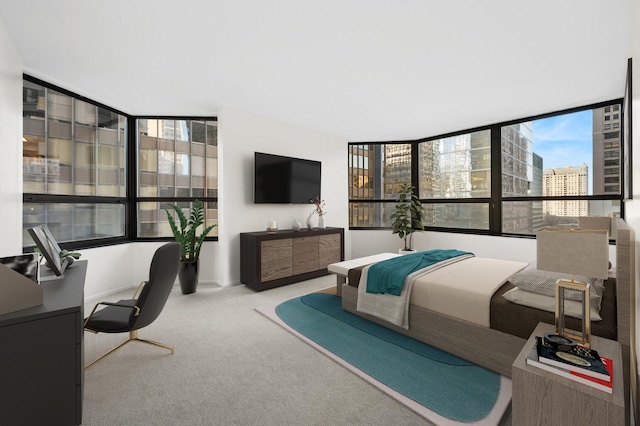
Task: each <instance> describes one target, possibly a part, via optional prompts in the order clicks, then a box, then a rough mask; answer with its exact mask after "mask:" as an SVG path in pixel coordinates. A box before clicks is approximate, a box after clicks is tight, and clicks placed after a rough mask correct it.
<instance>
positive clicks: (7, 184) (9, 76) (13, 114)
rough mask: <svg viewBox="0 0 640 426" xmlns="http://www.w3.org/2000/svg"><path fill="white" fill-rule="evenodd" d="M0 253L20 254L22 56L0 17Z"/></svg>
mask: <svg viewBox="0 0 640 426" xmlns="http://www.w3.org/2000/svg"><path fill="white" fill-rule="evenodd" d="M0 58H2V59H0V146H1V148H0V149H2V155H0V170H2V178H0V206H1V208H0V223H2V233H1V234H0V235H1V236H0V256H10V255H14V254H17V253H22V59H21V58H20V55H19V53H18V51H17V50H16V48H15V46H14V44H13V42H12V41H11V39H10V38H9V34H8V33H7V29H6V27H5V25H4V22H2V21H1V20H0Z"/></svg>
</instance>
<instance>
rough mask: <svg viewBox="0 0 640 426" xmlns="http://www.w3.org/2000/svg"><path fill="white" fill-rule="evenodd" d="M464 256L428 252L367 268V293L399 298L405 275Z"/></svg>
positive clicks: (453, 253)
mask: <svg viewBox="0 0 640 426" xmlns="http://www.w3.org/2000/svg"><path fill="white" fill-rule="evenodd" d="M465 254H473V253H469V252H466V251H460V250H429V251H421V252H418V253H414V254H407V255H404V256H398V257H394V258H392V259H388V260H383V261H382V262H378V263H375V264H373V265H371V266H370V267H369V271H368V275H367V293H376V294H385V293H387V294H392V295H394V296H400V293H401V292H402V288H403V287H404V280H405V278H407V275H409V274H411V273H413V272H415V271H417V270H419V269H422V268H426V267H427V266H431V265H434V264H436V263H438V262H441V261H443V260H447V259H451V258H453V257H458V256H462V255H465Z"/></svg>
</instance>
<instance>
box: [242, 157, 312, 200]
mask: <svg viewBox="0 0 640 426" xmlns="http://www.w3.org/2000/svg"><path fill="white" fill-rule="evenodd" d="M254 160H255V161H254V165H255V167H254V192H253V201H254V203H256V204H259V203H283V204H309V200H311V199H312V198H314V197H320V176H321V168H322V167H321V165H322V163H320V162H319V161H313V160H304V159H301V158H292V157H284V156H282V155H273V154H265V153H262V152H256V153H255V159H254Z"/></svg>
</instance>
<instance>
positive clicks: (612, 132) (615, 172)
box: [593, 105, 621, 195]
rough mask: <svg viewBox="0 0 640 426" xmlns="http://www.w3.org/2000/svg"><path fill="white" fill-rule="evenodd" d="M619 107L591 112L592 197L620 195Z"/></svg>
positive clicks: (614, 106) (609, 107) (613, 106)
mask: <svg viewBox="0 0 640 426" xmlns="http://www.w3.org/2000/svg"><path fill="white" fill-rule="evenodd" d="M620 124H621V116H620V105H612V106H607V107H604V108H597V109H594V110H593V195H604V194H619V193H620V189H621V188H620V132H621V126H620Z"/></svg>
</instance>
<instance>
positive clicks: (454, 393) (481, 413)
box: [256, 291, 511, 425]
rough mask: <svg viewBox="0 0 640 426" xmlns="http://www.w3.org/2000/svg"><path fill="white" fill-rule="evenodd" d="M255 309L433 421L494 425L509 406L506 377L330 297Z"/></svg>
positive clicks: (318, 296)
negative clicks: (349, 309) (365, 316)
mask: <svg viewBox="0 0 640 426" xmlns="http://www.w3.org/2000/svg"><path fill="white" fill-rule="evenodd" d="M329 293H331V291H329ZM256 309H257V310H258V311H259V312H261V313H262V314H264V315H265V316H266V317H268V318H270V319H271V320H273V321H274V322H276V323H277V324H280V325H281V326H283V328H285V329H286V330H288V331H290V332H291V333H293V334H295V335H297V336H298V337H300V338H301V339H302V340H303V341H305V342H307V343H309V344H310V345H311V346H312V347H314V348H316V349H318V350H319V351H321V352H322V353H324V354H325V355H327V356H329V357H331V358H332V359H334V360H335V361H336V362H338V363H339V364H341V365H343V366H345V367H346V368H348V369H349V370H351V371H353V372H354V373H355V374H358V375H360V376H361V377H363V378H364V379H365V380H368V381H369V382H370V383H372V384H374V385H375V386H377V387H379V388H380V389H382V390H383V391H384V392H386V393H388V394H389V395H391V396H392V397H394V398H396V399H398V400H399V401H400V402H402V403H403V404H405V405H407V406H408V407H410V408H412V409H413V410H415V411H416V412H417V413H419V414H421V415H422V416H424V417H425V418H427V419H429V420H431V421H433V422H435V423H438V424H452V425H453V424H458V425H460V424H469V423H473V424H476V425H480V424H483V425H496V424H498V423H499V421H500V419H501V417H502V415H503V414H504V412H505V409H506V408H507V407H508V404H509V402H510V400H511V381H510V380H509V379H506V378H501V377H500V376H499V375H498V374H496V373H493V372H490V371H488V370H485V369H483V368H481V367H478V366H476V365H474V364H472V363H469V362H467V361H464V360H462V359H460V358H457V357H455V356H452V355H449V354H447V353H445V352H443V351H440V350H438V349H436V348H433V347H431V346H429V345H425V344H423V343H421V342H418V341H416V340H414V339H411V338H408V337H406V336H403V335H401V334H399V333H396V332H394V331H392V330H389V329H387V328H385V327H382V326H379V325H377V324H374V323H372V322H370V321H367V320H365V319H363V318H360V317H358V316H356V315H353V314H351V313H349V312H345V311H344V310H342V307H341V304H340V298H339V297H337V296H335V295H332V294H320V293H312V294H308V295H305V296H301V297H295V298H293V299H290V300H287V301H285V302H282V303H278V304H277V305H276V306H262V307H258V308H256Z"/></svg>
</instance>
